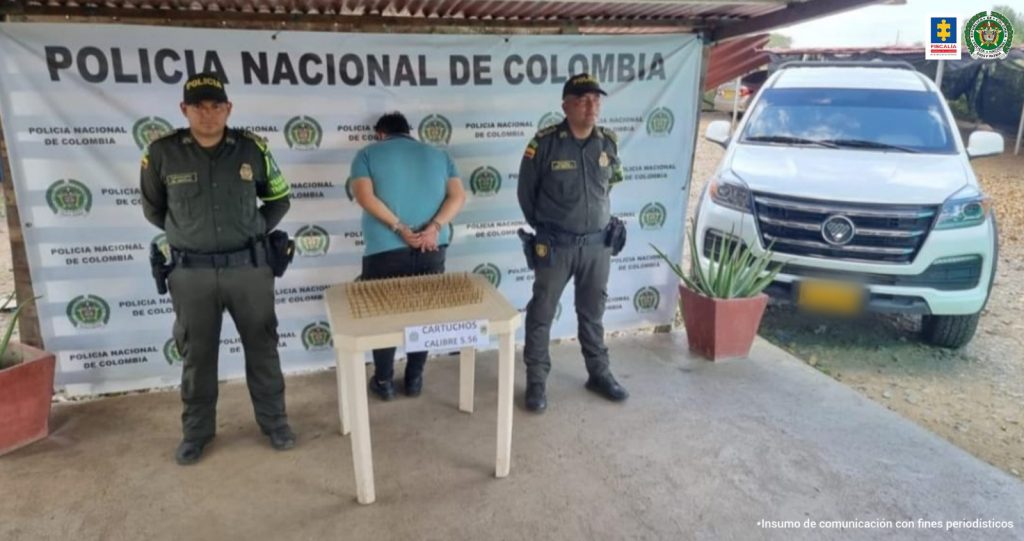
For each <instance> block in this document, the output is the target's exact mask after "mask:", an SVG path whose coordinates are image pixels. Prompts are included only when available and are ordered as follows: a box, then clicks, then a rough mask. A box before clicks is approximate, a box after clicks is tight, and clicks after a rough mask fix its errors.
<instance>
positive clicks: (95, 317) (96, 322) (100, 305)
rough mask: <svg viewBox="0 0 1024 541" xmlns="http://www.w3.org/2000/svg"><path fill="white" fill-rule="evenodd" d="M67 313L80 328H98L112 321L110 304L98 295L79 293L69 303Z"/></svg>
mask: <svg viewBox="0 0 1024 541" xmlns="http://www.w3.org/2000/svg"><path fill="white" fill-rule="evenodd" d="M67 315H68V319H69V320H71V324H72V325H74V326H75V327H77V328H79V329H98V328H100V327H104V326H106V324H107V323H108V322H109V321H110V305H109V304H107V301H105V300H103V299H102V298H100V297H97V296H96V295H79V296H77V297H75V298H74V299H71V302H69V303H68V307H67Z"/></svg>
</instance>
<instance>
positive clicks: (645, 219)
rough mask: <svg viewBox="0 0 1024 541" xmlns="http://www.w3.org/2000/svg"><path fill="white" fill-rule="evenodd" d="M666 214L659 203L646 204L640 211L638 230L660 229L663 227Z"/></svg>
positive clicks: (663, 206) (663, 207)
mask: <svg viewBox="0 0 1024 541" xmlns="http://www.w3.org/2000/svg"><path fill="white" fill-rule="evenodd" d="M667 217H668V212H667V211H666V210H665V205H662V204H661V203H647V204H646V205H644V208H642V209H640V217H639V220H640V229H644V230H653V229H661V228H662V227H663V226H664V225H665V219H666V218H667Z"/></svg>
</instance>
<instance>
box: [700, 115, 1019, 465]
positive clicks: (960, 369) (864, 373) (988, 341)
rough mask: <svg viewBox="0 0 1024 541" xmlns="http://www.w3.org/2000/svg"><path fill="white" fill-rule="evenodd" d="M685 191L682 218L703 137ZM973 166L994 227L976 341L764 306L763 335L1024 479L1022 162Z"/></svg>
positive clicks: (903, 319) (887, 319)
mask: <svg viewBox="0 0 1024 541" xmlns="http://www.w3.org/2000/svg"><path fill="white" fill-rule="evenodd" d="M718 119H727V117H726V116H724V115H720V114H715V113H705V114H704V115H703V116H702V117H701V129H700V134H701V137H700V140H699V141H698V143H697V155H696V160H695V163H694V172H693V185H692V187H691V189H690V201H689V203H690V204H689V209H690V210H689V214H688V216H693V209H694V208H695V206H696V203H697V201H698V199H699V197H700V193H701V191H702V190H703V189H704V185H705V184H706V182H707V179H708V178H709V177H710V176H711V174H712V173H713V172H714V171H715V168H716V167H717V166H718V163H719V161H720V160H721V158H722V153H723V150H722V148H721V147H719V146H718V145H716V144H714V143H709V142H707V141H706V140H704V139H703V133H704V130H705V129H706V128H707V124H708V122H710V121H711V120H718ZM1007 146H1008V147H1010V148H1009V150H1010V151H1011V153H1008V154H1003V155H1001V156H997V157H992V158H983V159H980V160H976V161H974V162H972V165H973V166H974V170H975V172H976V174H977V175H978V178H979V180H980V182H981V185H982V186H983V189H984V192H985V193H987V194H988V195H989V196H991V197H992V199H993V206H994V208H995V211H996V216H997V218H998V220H999V227H1000V240H1001V246H1000V254H999V255H1000V257H999V267H998V269H997V274H996V282H995V286H994V287H993V290H992V297H991V299H990V300H989V303H988V306H987V307H986V309H985V311H984V312H983V315H982V318H981V322H980V323H979V325H978V333H977V334H976V335H975V338H974V340H972V341H971V343H970V344H968V345H967V346H966V347H964V348H963V349H961V350H957V351H951V350H946V349H942V348H935V347H930V346H927V345H924V344H921V343H920V342H919V341H918V333H919V332H920V324H921V322H920V318H919V317H910V316H894V315H872V314H869V315H866V316H864V317H862V318H859V319H856V320H853V321H848V320H828V319H823V318H822V317H821V316H817V315H815V316H812V315H807V314H802V313H800V312H797V311H796V310H794V309H792V308H791V307H787V306H780V305H774V304H773V305H772V306H769V308H768V312H767V313H766V314H765V318H764V322H763V323H762V325H761V332H760V334H761V336H762V337H764V338H766V339H767V340H769V341H770V342H772V343H774V344H776V345H778V346H780V347H782V348H785V349H786V350H788V351H790V352H791V353H793V354H794V355H796V356H798V357H800V358H801V359H804V361H805V362H807V363H808V364H810V365H811V366H814V367H815V368H817V369H818V370H820V371H821V372H823V373H825V374H828V375H830V376H832V377H834V378H835V379H837V380H839V381H842V382H844V383H846V384H847V385H849V386H850V387H853V388H854V389H857V390H858V391H860V392H861V393H863V394H864V395H866V396H868V397H870V398H871V399H873V400H875V401H877V402H879V403H881V404H883V405H885V406H886V407H887V408H889V409H891V410H893V411H896V412H898V413H899V414H901V415H903V416H905V417H908V418H910V419H912V420H914V421H915V422H917V423H918V424H920V425H921V426H924V427H926V428H928V429H929V430H931V431H933V432H935V433H937V434H939V435H941V436H942V437H944V438H946V439H947V440H949V441H950V442H952V443H954V444H956V445H957V446H959V447H961V448H962V449H964V450H966V451H968V452H970V453H971V454H973V455H975V456H977V457H978V458H981V459H982V460H985V461H986V462H988V463H990V464H992V465H994V466H997V467H999V468H1001V469H1003V470H1004V471H1006V472H1009V473H1011V474H1013V475H1016V476H1018V477H1021V476H1022V475H1024V407H1022V405H1024V286H1022V284H1024V257H1022V256H1024V205H1022V204H1021V201H1022V200H1024V155H1022V156H1013V155H1012V145H1010V144H1008V145H1007Z"/></svg>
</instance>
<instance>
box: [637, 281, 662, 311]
mask: <svg viewBox="0 0 1024 541" xmlns="http://www.w3.org/2000/svg"><path fill="white" fill-rule="evenodd" d="M659 304H661V293H659V292H658V290H657V289H655V288H653V287H650V286H647V287H641V288H640V289H638V290H636V294H634V295H633V308H634V309H636V311H637V313H639V314H643V313H646V312H653V311H655V310H657V309H658V305H659Z"/></svg>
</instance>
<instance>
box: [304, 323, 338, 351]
mask: <svg viewBox="0 0 1024 541" xmlns="http://www.w3.org/2000/svg"><path fill="white" fill-rule="evenodd" d="M332 345H333V344H332V341H331V325H330V324H329V323H327V322H326V321H317V322H314V323H310V324H309V325H306V326H305V327H303V329H302V346H303V347H304V348H306V350H307V351H321V350H324V349H328V348H330V347H331V346H332Z"/></svg>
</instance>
